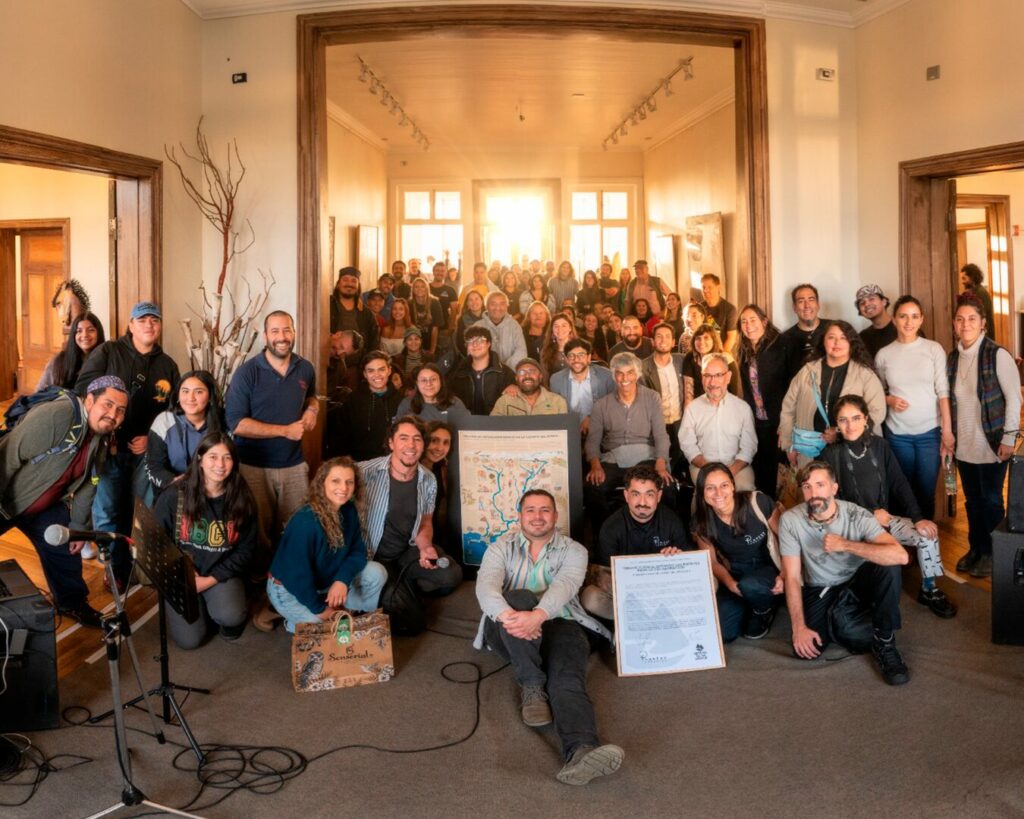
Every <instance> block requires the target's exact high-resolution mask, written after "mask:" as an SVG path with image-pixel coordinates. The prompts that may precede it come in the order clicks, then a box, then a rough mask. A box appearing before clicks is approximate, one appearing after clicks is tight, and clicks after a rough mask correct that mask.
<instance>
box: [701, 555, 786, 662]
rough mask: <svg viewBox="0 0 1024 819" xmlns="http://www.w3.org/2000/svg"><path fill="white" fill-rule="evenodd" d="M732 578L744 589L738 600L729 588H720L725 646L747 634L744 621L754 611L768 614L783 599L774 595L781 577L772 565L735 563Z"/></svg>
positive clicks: (720, 620) (720, 617)
mask: <svg viewBox="0 0 1024 819" xmlns="http://www.w3.org/2000/svg"><path fill="white" fill-rule="evenodd" d="M729 574H731V575H732V576H733V577H734V578H735V579H736V582H737V583H738V584H739V587H740V594H741V595H742V597H737V596H736V595H735V594H733V593H732V592H731V591H729V590H728V589H727V588H725V586H723V585H719V587H718V591H717V592H716V594H715V598H716V600H717V602H718V622H719V624H720V625H721V627H722V642H723V643H731V642H732V641H733V640H735V639H736V638H737V637H739V636H740V633H741V632H742V631H743V621H744V620H746V619H747V618H748V617H749V616H750V613H751V612H752V611H764V610H765V609H770V608H771V607H772V606H774V605H775V602H776V599H777V598H779V597H781V596H780V595H774V594H772V586H774V585H775V581H776V579H778V576H779V570H778V569H776V568H775V564H774V563H772V562H771V561H770V560H768V561H753V562H750V563H733V564H731V565H730V566H729Z"/></svg>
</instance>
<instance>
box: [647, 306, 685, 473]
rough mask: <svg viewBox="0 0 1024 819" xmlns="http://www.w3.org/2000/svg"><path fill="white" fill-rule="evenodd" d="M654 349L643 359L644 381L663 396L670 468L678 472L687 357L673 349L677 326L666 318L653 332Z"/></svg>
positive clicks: (662, 409)
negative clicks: (673, 326) (680, 425)
mask: <svg viewBox="0 0 1024 819" xmlns="http://www.w3.org/2000/svg"><path fill="white" fill-rule="evenodd" d="M651 338H652V339H653V341H654V352H653V353H651V354H650V355H649V356H647V358H645V359H644V360H643V362H642V365H643V384H644V386H645V387H650V388H651V389H652V390H654V391H655V392H656V393H658V395H660V396H661V411H662V414H663V415H664V416H665V431H666V432H668V439H669V442H670V444H671V446H670V447H669V471H670V472H672V473H673V474H675V472H676V470H675V467H676V466H677V465H678V463H679V459H680V456H681V454H682V453H681V450H680V449H679V422H680V421H682V419H683V361H684V360H685V357H684V356H683V355H681V354H680V353H676V352H673V351H674V350H675V348H676V335H675V330H673V329H672V325H671V324H666V323H665V322H662V323H660V324H656V325H655V326H654V330H653V332H652V333H651Z"/></svg>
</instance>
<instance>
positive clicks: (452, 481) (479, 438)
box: [448, 413, 583, 566]
mask: <svg viewBox="0 0 1024 819" xmlns="http://www.w3.org/2000/svg"><path fill="white" fill-rule="evenodd" d="M449 463H450V464H451V466H450V471H449V495H448V497H449V500H448V519H449V523H450V525H451V528H452V531H453V535H454V542H455V543H458V544H459V545H460V546H461V547H462V562H463V563H464V564H465V565H469V566H479V565H480V561H481V560H482V559H483V556H484V552H485V551H486V550H487V547H488V546H490V545H491V544H492V543H494V542H495V541H496V540H498V539H499V538H501V537H504V536H505V535H507V534H508V533H509V532H511V531H513V530H515V529H517V528H518V526H519V499H520V498H521V497H522V495H523V493H524V492H525V491H526V490H527V489H546V490H547V491H548V492H550V493H551V494H552V495H554V497H555V505H556V507H557V509H558V524H557V526H558V529H559V531H561V532H562V533H563V534H566V535H569V536H570V537H573V538H575V539H576V540H579V539H580V537H582V532H583V484H582V472H583V468H582V467H583V461H582V454H581V450H580V422H579V416H578V415H576V414H575V413H569V414H568V415H544V416H540V415H536V416H522V417H511V418H510V417H504V416H503V417H497V416H495V417H491V416H475V417H473V418H472V419H470V420H469V421H466V422H465V423H464V424H462V425H461V426H460V428H459V429H458V431H457V432H456V434H455V441H453V454H452V456H451V457H450V460H449ZM453 545H454V544H453Z"/></svg>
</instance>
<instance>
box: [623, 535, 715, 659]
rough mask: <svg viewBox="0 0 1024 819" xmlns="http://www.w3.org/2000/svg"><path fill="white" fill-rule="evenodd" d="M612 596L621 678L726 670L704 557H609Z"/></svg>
mask: <svg viewBox="0 0 1024 819" xmlns="http://www.w3.org/2000/svg"><path fill="white" fill-rule="evenodd" d="M612 594H613V596H614V598H615V649H616V659H617V662H618V670H619V676H620V677H632V676H637V675H642V674H673V673H675V672H678V671H703V670H705V669H709V668H724V667H725V650H724V649H723V647H722V632H721V629H720V627H719V624H718V605H717V604H716V603H715V592H714V584H713V582H712V575H711V560H710V558H709V556H708V553H707V552H705V551H703V550H700V551H695V552H683V553H682V554H677V555H661V554H653V555H630V556H626V557H613V558H612Z"/></svg>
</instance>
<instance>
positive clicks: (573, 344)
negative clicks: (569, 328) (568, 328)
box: [551, 338, 615, 436]
mask: <svg viewBox="0 0 1024 819" xmlns="http://www.w3.org/2000/svg"><path fill="white" fill-rule="evenodd" d="M590 352H591V349H590V342H589V341H586V340H585V339H582V338H574V339H571V340H569V341H567V342H566V343H565V359H566V361H567V362H568V364H569V366H568V367H565V368H563V369H561V370H559V371H558V372H557V373H555V374H554V375H552V376H551V392H553V393H557V394H558V395H560V396H562V398H564V399H565V403H566V404H568V405H569V412H575V413H576V414H577V415H579V417H580V434H581V435H583V436H586V434H587V431H588V430H589V429H590V413H591V411H593V409H594V402H595V401H597V400H598V399H599V398H603V397H604V396H606V395H608V393H611V392H615V379H614V378H612V372H611V370H609V369H608V368H606V367H602V366H600V365H599V364H591V363H590Z"/></svg>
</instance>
